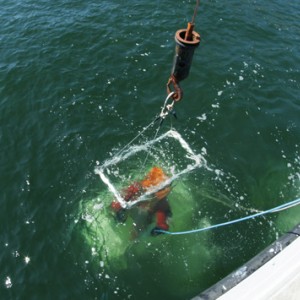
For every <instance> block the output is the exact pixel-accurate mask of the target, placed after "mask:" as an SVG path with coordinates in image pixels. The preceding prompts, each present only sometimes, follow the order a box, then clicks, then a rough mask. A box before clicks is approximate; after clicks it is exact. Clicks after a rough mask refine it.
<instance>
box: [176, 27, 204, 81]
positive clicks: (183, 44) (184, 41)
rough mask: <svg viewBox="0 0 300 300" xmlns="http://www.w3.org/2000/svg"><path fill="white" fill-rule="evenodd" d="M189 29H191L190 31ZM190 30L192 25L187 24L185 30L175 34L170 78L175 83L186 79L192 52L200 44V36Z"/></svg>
mask: <svg viewBox="0 0 300 300" xmlns="http://www.w3.org/2000/svg"><path fill="white" fill-rule="evenodd" d="M189 27H191V30H190V31H189ZM192 29H193V25H192V24H191V23H189V24H188V28H187V29H179V30H177V32H176V34H175V42H176V47H175V57H174V62H173V67H172V76H174V78H175V80H176V82H177V83H178V82H179V81H182V80H184V79H185V78H187V77H188V75H189V72H190V69H191V65H192V59H193V55H194V51H195V49H196V48H197V47H198V46H199V44H200V35H199V34H198V33H197V32H196V31H193V30H192Z"/></svg>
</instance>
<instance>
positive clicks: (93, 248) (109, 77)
mask: <svg viewBox="0 0 300 300" xmlns="http://www.w3.org/2000/svg"><path fill="white" fill-rule="evenodd" d="M0 4H1V5H0V6H1V10H0V25H1V26H0V122H1V127H0V145H1V154H0V155H1V156H0V157H1V160H0V168H1V172H0V188H1V189H0V190H1V192H0V207H1V210H0V219H1V226H0V228H1V229H0V298H1V299H14V300H16V299H30V300H33V299H99V300H114V299H122V300H123V299H132V300H135V299H145V300H147V299H155V300H169V299H170V300H173V299H175V300H176V299H178V300H179V299H191V298H192V297H194V296H196V295H197V294H199V293H200V292H202V291H203V290H205V289H206V288H208V287H210V286H211V285H212V284H214V283H216V282H217V281H218V280H220V279H221V278H223V277H224V276H226V275H227V274H229V273H230V272H232V271H234V270H235V269H237V268H238V267H239V266H240V265H241V264H243V263H245V262H246V261H247V260H248V259H250V258H251V257H253V256H254V255H256V254H257V253H259V252H260V251H261V250H262V249H263V248H264V247H266V246H267V245H268V244H269V243H271V242H273V241H274V240H275V239H276V238H277V237H279V236H280V235H281V234H283V233H285V232H287V231H288V230H290V229H291V228H292V227H293V226H294V225H296V224H298V223H299V220H300V218H299V214H300V208H299V207H293V208H291V209H289V210H286V211H281V212H278V213H274V214H270V215H267V216H265V217H260V218H257V219H254V220H249V221H246V222H244V223H239V224H235V225H231V226H227V227H222V228H218V229H214V230H211V231H206V232H203V233H194V234H189V235H180V236H170V235H159V236H157V237H152V236H150V235H149V232H148V233H147V232H145V233H144V234H143V235H142V236H140V237H138V238H136V239H132V237H130V231H131V230H132V226H134V224H133V222H132V220H130V219H128V220H127V222H126V223H125V224H124V225H122V224H118V223H117V222H116V221H115V219H114V218H113V215H112V213H111V212H110V208H109V206H110V203H111V201H112V200H113V199H114V195H113V193H111V192H110V190H109V188H108V186H107V185H106V184H105V183H104V182H103V181H102V180H101V178H100V177H99V175H98V174H96V173H95V170H96V168H97V167H99V166H102V165H103V164H104V163H107V162H110V163H111V164H112V168H113V172H112V173H111V174H110V179H111V180H112V184H113V186H114V187H116V189H118V190H121V189H122V188H124V187H126V184H128V182H129V181H130V179H133V178H137V177H139V176H140V175H141V173H143V172H144V174H145V172H146V171H147V170H148V169H149V168H150V167H151V166H153V165H159V166H161V167H163V168H164V169H165V170H166V171H167V172H168V173H172V174H175V175H176V174H178V173H180V172H181V171H182V170H186V169H187V168H188V166H189V165H190V164H191V161H190V160H189V159H190V155H189V154H188V153H187V151H186V149H185V148H184V147H182V144H180V142H178V140H177V139H172V138H171V139H170V138H169V139H163V140H161V141H160V142H157V143H154V144H153V145H152V146H151V147H150V148H148V150H147V151H140V152H139V153H137V155H138V157H135V156H134V155H133V156H128V157H126V156H122V155H121V154H120V150H121V149H122V148H123V147H124V146H126V145H128V143H129V142H130V141H132V140H133V139H134V138H135V137H136V136H137V135H138V134H139V133H140V132H141V131H143V129H145V128H146V126H148V124H151V122H152V120H153V119H154V118H155V116H156V115H157V113H158V112H159V111H160V109H161V107H162V105H163V103H164V100H165V98H166V96H167V95H166V90H165V88H166V82H167V80H168V78H169V76H170V72H171V68H172V63H173V57H174V50H175V42H174V34H175V32H176V31H177V30H178V29H181V28H185V27H186V24H187V22H188V21H190V20H191V17H192V14H193V10H194V6H195V1H187V0H185V1H182V0H180V1H176V3H175V1H159V0H153V1H144V0H131V1H121V0H111V1H107V0H102V1H89V0H86V1H80V0H63V1H45V0H23V1H17V0H10V1H2V0H1V1H0ZM299 10H300V2H299V1H298V0H290V1H283V0H274V1H256V0H245V1H237V0H232V1H229V2H228V1H221V0H210V1H201V4H200V8H199V11H198V14H197V17H196V22H195V23H196V24H195V30H196V31H197V32H199V33H200V35H201V43H200V46H199V48H197V49H196V51H195V55H194V59H193V64H192V68H191V71H190V75H189V77H188V78H187V79H186V80H184V81H183V82H182V83H181V86H182V88H183V90H184V98H183V100H182V101H181V102H179V103H176V105H175V109H176V113H177V117H178V118H177V120H176V119H175V118H173V117H172V118H169V117H168V118H166V120H165V122H164V123H163V124H162V126H161V128H159V130H158V129H157V128H158V127H157V126H158V124H154V125H153V126H150V127H149V128H148V129H147V130H145V131H144V133H143V134H142V135H140V136H138V137H137V138H136V139H135V140H134V142H133V143H132V144H130V145H128V147H127V150H128V151H129V152H132V151H133V149H134V146H136V145H148V144H149V143H151V141H153V140H154V138H155V137H160V136H161V135H162V134H164V133H165V132H167V131H168V130H170V128H173V130H174V131H176V132H177V133H178V134H179V135H180V136H181V138H182V140H184V141H185V142H186V143H187V145H188V147H190V149H191V150H192V151H193V153H195V155H200V156H201V159H203V161H205V163H204V164H201V165H197V167H196V168H195V169H194V170H192V171H188V172H186V173H185V174H183V175H182V176H179V177H178V178H177V179H176V180H175V181H174V185H173V190H172V193H171V194H170V195H169V202H170V205H171V207H172V211H173V216H172V218H171V219H170V230H171V231H183V230H190V229H196V228H202V227H206V226H209V225H213V224H217V223H222V222H225V221H229V220H233V219H235V218H241V217H244V216H247V215H249V214H252V213H255V212H257V211H263V210H266V209H269V208H272V207H274V206H277V205H280V204H283V203H286V202H288V201H291V200H294V199H296V198H297V197H299V196H300V140H299V138H300V118H299V114H300V104H299V100H300V89H299V88H300V75H299V74H300V72H299V71H300V70H299V66H300V48H299V45H300V40H299V39H300V23H299ZM121 153H122V152H121ZM147 153H148V154H147ZM115 157H119V158H120V159H119V165H118V166H116V165H113V159H114V158H115ZM152 226H153V224H152ZM150 229H151V228H150Z"/></svg>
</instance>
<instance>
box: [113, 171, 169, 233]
mask: <svg viewBox="0 0 300 300" xmlns="http://www.w3.org/2000/svg"><path fill="white" fill-rule="evenodd" d="M167 179H168V176H167V175H166V174H165V173H164V171H163V170H162V169H161V168H159V167H153V168H152V169H151V170H150V171H149V173H148V174H147V175H146V177H145V178H144V179H143V180H141V181H139V182H134V183H133V184H132V185H130V186H129V187H128V188H127V189H126V190H124V192H123V198H124V200H125V201H126V202H130V201H135V200H136V199H137V198H138V197H139V196H141V195H142V194H143V193H145V192H147V190H149V189H150V188H155V187H156V186H159V185H160V184H162V183H163V182H164V181H165V180H167ZM170 191H171V187H170V186H167V187H164V188H162V189H161V190H159V191H157V192H155V193H153V196H152V198H151V200H147V201H143V202H139V203H137V204H136V205H134V206H133V207H131V208H130V209H125V208H123V207H122V206H121V204H120V202H118V201H113V202H112V204H111V208H112V210H113V211H114V212H115V214H116V219H117V220H118V221H119V222H125V221H126V219H127V216H128V214H130V216H131V217H132V219H133V221H134V223H133V224H134V226H135V228H136V234H138V233H140V232H142V231H144V230H145V229H146V227H147V226H148V225H149V224H151V223H152V220H153V218H154V216H155V218H156V226H155V227H154V228H153V229H152V230H151V235H153V236H154V235H158V234H160V233H162V232H159V231H157V230H168V229H169V225H168V217H171V216H172V212H171V208H170V205H169V202H168V200H167V196H168V194H169V193H170Z"/></svg>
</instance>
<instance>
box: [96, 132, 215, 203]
mask: <svg viewBox="0 0 300 300" xmlns="http://www.w3.org/2000/svg"><path fill="white" fill-rule="evenodd" d="M168 138H172V139H174V140H176V141H177V142H178V143H179V145H180V146H181V148H182V149H183V150H184V151H185V155H184V156H185V158H187V164H186V165H185V166H184V168H183V169H182V170H179V171H178V172H177V173H174V172H173V174H172V176H171V177H170V178H168V179H167V180H165V181H163V182H162V183H161V184H160V185H158V186H155V187H154V188H151V189H149V190H148V191H146V192H145V193H143V194H142V195H141V196H140V197H139V198H138V199H136V200H135V201H131V202H130V203H128V202H126V201H125V199H124V198H123V197H122V196H121V194H120V193H119V192H118V190H117V189H116V187H115V186H114V185H113V184H112V182H111V180H110V178H109V177H108V176H107V175H106V174H105V172H106V173H110V171H109V167H110V166H115V165H117V164H118V163H120V162H121V161H125V160H127V159H128V158H130V157H133V156H134V155H135V154H137V153H138V152H140V151H149V149H150V148H152V147H153V146H154V145H155V144H158V143H160V142H162V141H164V140H166V139H168ZM200 167H204V168H205V169H207V170H210V171H212V169H210V168H209V167H208V165H207V161H206V159H205V158H204V155H201V154H196V153H195V152H194V151H193V150H192V149H191V147H190V146H189V144H188V143H187V142H186V141H185V140H184V139H183V137H182V136H181V135H180V133H179V132H178V131H176V130H175V129H171V130H169V131H167V132H166V133H164V134H162V135H161V136H159V137H157V138H156V139H153V140H150V141H148V142H146V143H144V144H142V145H135V146H131V147H130V148H128V149H126V150H124V151H123V152H121V153H120V154H118V155H116V156H114V157H113V158H111V159H110V160H107V161H105V162H104V164H103V165H102V166H99V167H96V169H95V173H96V174H98V175H99V176H100V178H101V180H102V181H103V183H105V184H106V185H107V187H108V189H109V190H110V192H111V193H112V194H113V195H114V197H115V198H116V199H117V200H118V201H119V202H120V204H121V205H122V207H124V208H130V207H132V206H134V205H136V204H137V203H139V202H142V201H147V200H149V197H151V195H152V194H153V193H155V192H157V191H159V190H161V189H163V188H164V187H166V186H168V185H170V184H171V183H172V182H173V181H175V180H177V179H178V178H179V177H181V176H183V175H184V174H187V173H189V172H191V171H193V170H194V169H196V168H200Z"/></svg>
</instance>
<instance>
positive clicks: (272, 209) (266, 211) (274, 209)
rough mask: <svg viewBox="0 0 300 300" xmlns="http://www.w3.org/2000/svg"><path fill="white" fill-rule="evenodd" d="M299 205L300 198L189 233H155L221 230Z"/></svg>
mask: <svg viewBox="0 0 300 300" xmlns="http://www.w3.org/2000/svg"><path fill="white" fill-rule="evenodd" d="M299 204H300V198H298V199H296V200H293V201H290V202H288V203H285V204H282V205H279V206H276V207H274V208H271V209H268V210H265V211H262V212H259V213H256V214H253V215H250V216H246V217H243V218H240V219H235V220H232V221H228V222H224V223H220V224H215V225H212V226H208V227H204V228H198V229H193V230H187V231H176V232H172V231H165V230H158V229H156V230H155V232H159V233H165V234H170V235H181V234H190V233H196V232H201V231H206V230H210V229H214V228H219V227H223V226H227V225H231V224H235V223H239V222H243V221H246V220H249V219H254V218H256V217H260V216H263V215H266V214H269V213H274V212H278V211H280V210H284V209H288V208H290V207H292V206H295V205H299Z"/></svg>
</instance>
